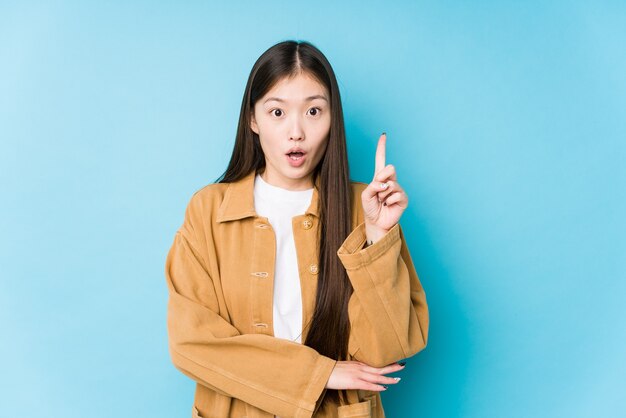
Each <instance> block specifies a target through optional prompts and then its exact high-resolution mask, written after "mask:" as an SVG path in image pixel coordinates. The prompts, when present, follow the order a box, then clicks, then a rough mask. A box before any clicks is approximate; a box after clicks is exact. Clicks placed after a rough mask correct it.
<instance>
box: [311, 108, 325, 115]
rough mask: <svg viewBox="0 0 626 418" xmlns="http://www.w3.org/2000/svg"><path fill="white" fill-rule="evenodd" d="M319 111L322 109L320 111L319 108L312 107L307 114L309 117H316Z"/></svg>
mask: <svg viewBox="0 0 626 418" xmlns="http://www.w3.org/2000/svg"><path fill="white" fill-rule="evenodd" d="M321 111H322V109H320V108H319V107H312V108H311V109H309V113H310V114H311V116H317V115H319V113H320V112H321Z"/></svg>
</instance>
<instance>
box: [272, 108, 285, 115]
mask: <svg viewBox="0 0 626 418" xmlns="http://www.w3.org/2000/svg"><path fill="white" fill-rule="evenodd" d="M270 113H271V114H272V115H274V116H276V117H281V116H282V115H283V111H282V110H280V109H272V110H271V111H270Z"/></svg>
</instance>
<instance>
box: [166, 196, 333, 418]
mask: <svg viewBox="0 0 626 418" xmlns="http://www.w3.org/2000/svg"><path fill="white" fill-rule="evenodd" d="M189 219H191V217H190V216H189V208H188V209H187V212H186V216H185V222H184V223H183V225H182V226H181V228H180V229H179V230H178V231H177V232H176V235H175V237H174V242H173V245H172V246H171V248H170V250H169V252H168V255H167V258H166V263H165V277H166V282H167V287H168V292H169V299H168V306H167V330H168V337H169V349H170V355H171V358H172V362H173V363H174V365H175V367H176V368H177V369H179V370H180V371H181V372H182V373H184V374H185V375H187V376H188V377H190V378H192V379H193V380H195V381H196V382H198V383H200V384H202V385H205V386H207V387H209V388H211V389H213V390H215V391H217V392H218V393H220V394H222V395H227V396H230V397H233V398H238V399H241V400H243V401H244V402H246V403H249V404H251V405H253V406H255V407H257V408H260V409H262V410H265V411H267V412H270V413H273V414H276V415H280V416H290V417H311V416H312V415H313V413H314V411H315V410H316V408H317V407H319V401H320V400H321V399H320V398H321V396H322V395H323V393H324V389H325V386H326V383H327V381H328V379H329V377H330V374H331V373H332V370H333V368H334V366H335V364H336V360H333V359H331V358H329V357H325V356H322V355H320V354H319V353H318V352H317V351H315V350H314V349H312V348H310V347H308V346H305V345H302V344H298V343H296V342H292V341H289V340H286V339H279V338H275V337H272V336H269V335H262V334H241V333H240V332H239V330H238V329H237V328H235V327H234V326H233V325H232V324H231V323H230V322H228V321H227V320H226V319H224V318H223V317H222V316H221V315H219V314H218V312H219V308H218V302H217V296H216V294H215V290H214V289H215V288H214V286H213V280H214V279H215V277H211V275H210V274H209V269H208V268H207V265H208V263H207V261H206V259H205V257H206V255H205V254H206V251H201V250H200V245H199V243H200V242H201V240H200V238H199V235H200V234H197V233H196V232H195V231H194V228H193V226H192V223H191V222H190V221H189Z"/></svg>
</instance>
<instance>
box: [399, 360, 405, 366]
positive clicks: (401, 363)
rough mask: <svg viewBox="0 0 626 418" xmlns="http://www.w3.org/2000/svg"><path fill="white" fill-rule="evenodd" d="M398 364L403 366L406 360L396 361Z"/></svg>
mask: <svg viewBox="0 0 626 418" xmlns="http://www.w3.org/2000/svg"><path fill="white" fill-rule="evenodd" d="M398 364H399V365H400V366H404V365H405V364H406V361H401V362H400V363H398Z"/></svg>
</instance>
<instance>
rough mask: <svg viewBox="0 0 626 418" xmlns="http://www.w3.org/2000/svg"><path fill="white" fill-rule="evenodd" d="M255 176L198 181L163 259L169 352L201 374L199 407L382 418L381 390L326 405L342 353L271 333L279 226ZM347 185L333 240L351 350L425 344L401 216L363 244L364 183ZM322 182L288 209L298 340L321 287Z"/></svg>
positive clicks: (361, 352)
mask: <svg viewBox="0 0 626 418" xmlns="http://www.w3.org/2000/svg"><path fill="white" fill-rule="evenodd" d="M255 175H256V173H255V172H254V171H253V172H251V173H250V174H249V175H247V176H246V177H245V178H243V179H241V180H240V181H237V182H233V183H215V184H210V185H207V186H205V187H203V188H201V189H200V190H198V191H196V192H195V193H194V194H193V196H192V197H191V199H190V201H189V203H188V206H187V208H186V211H185V217H184V221H183V223H182V225H181V227H180V228H179V229H178V231H177V232H176V234H175V237H174V242H173V245H172V247H171V249H170V250H169V253H168V255H167V259H166V262H165V276H166V281H167V286H168V290H169V302H168V308H167V329H168V335H169V347H170V354H171V357H172V361H173V363H174V365H175V366H176V368H178V369H179V370H180V371H181V372H182V373H184V374H185V375H187V376H189V377H190V378H191V379H193V380H194V381H196V382H197V385H196V392H195V399H194V405H193V408H192V416H193V417H204V418H209V417H215V418H230V417H237V418H243V417H247V418H273V417H274V415H277V416H279V417H282V418H287V417H317V418H322V417H324V418H325V417H353V418H354V417H374V418H382V417H384V412H383V408H382V405H381V398H380V394H379V392H374V391H364V390H348V391H346V392H347V395H348V399H349V400H350V401H349V403H348V404H347V405H335V404H330V403H328V402H327V403H325V404H324V405H325V406H324V407H323V408H320V404H321V399H322V398H323V396H324V394H325V392H326V389H325V385H326V383H327V382H328V379H329V377H330V375H331V372H332V370H333V368H334V366H335V363H336V360H334V359H331V358H329V357H325V356H323V355H320V354H319V353H318V352H317V351H315V350H314V349H312V348H310V347H308V346H305V345H303V344H299V343H297V342H293V341H289V340H286V339H281V338H276V337H274V336H273V328H272V318H273V310H272V303H273V301H272V290H273V275H274V264H275V255H276V248H275V247H276V245H275V235H274V232H273V230H272V227H271V225H270V223H269V221H268V219H267V218H266V217H261V216H258V215H257V214H256V212H255V210H254V195H253V190H254V178H255ZM351 186H352V192H353V205H352V213H353V217H352V225H353V227H354V229H353V231H352V232H351V233H350V235H349V236H348V237H347V238H346V239H345V241H344V242H343V244H342V246H341V247H340V248H339V249H338V251H337V256H338V257H339V258H340V260H341V262H342V263H343V265H344V267H345V268H346V271H347V273H348V276H349V278H350V281H351V283H352V286H353V288H354V293H353V294H352V296H351V299H350V301H349V305H348V306H349V309H348V310H349V317H350V323H351V328H352V329H351V332H350V337H349V350H348V351H349V354H350V358H351V359H353V360H358V361H362V362H364V363H367V364H369V365H371V366H375V367H382V366H385V365H387V364H390V363H393V362H395V361H399V360H401V359H404V358H408V357H410V356H412V355H414V354H416V353H417V352H419V351H420V350H422V349H423V348H424V347H425V346H426V342H427V336H428V319H429V318H428V307H427V305H426V295H425V293H424V290H423V288H422V285H421V283H420V281H419V279H418V276H417V274H416V272H415V269H414V266H413V262H412V261H411V256H410V254H409V250H408V248H407V246H406V243H405V240H404V236H403V233H402V229H401V228H400V225H399V224H396V225H395V226H394V227H393V228H392V229H391V230H389V231H388V232H387V233H386V234H385V235H384V236H383V237H382V238H381V239H380V240H379V241H376V242H375V243H374V244H373V245H370V246H368V247H365V248H363V247H364V244H365V224H364V223H363V209H362V204H361V193H362V191H363V189H364V188H365V187H366V186H367V185H366V184H365V183H360V182H351ZM318 187H319V181H318V182H317V183H316V185H315V186H314V189H313V196H312V200H311V204H310V206H309V208H308V209H307V211H306V213H304V214H302V215H298V216H295V217H293V218H292V219H293V222H292V225H293V236H294V241H295V245H296V250H297V251H296V252H297V260H298V271H299V275H300V284H301V289H302V309H303V312H302V328H303V333H302V341H305V339H306V334H307V331H308V329H307V326H308V324H309V322H310V320H311V317H312V314H313V311H314V308H315V294H316V290H317V277H318V276H317V274H318V265H317V263H318V255H317V238H316V237H317V231H318V223H319V211H318ZM390 388H393V386H390Z"/></svg>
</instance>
